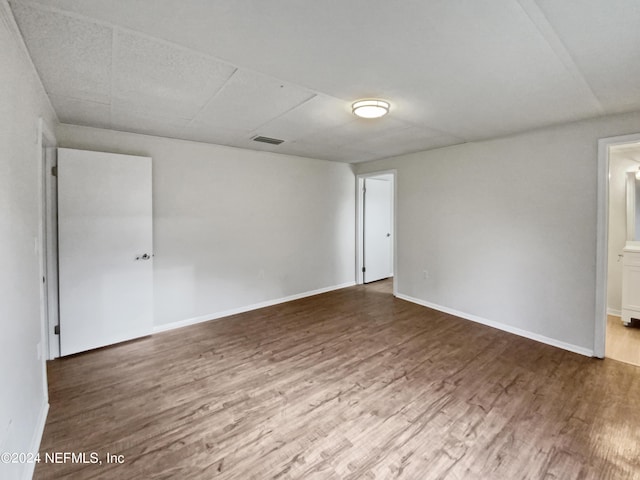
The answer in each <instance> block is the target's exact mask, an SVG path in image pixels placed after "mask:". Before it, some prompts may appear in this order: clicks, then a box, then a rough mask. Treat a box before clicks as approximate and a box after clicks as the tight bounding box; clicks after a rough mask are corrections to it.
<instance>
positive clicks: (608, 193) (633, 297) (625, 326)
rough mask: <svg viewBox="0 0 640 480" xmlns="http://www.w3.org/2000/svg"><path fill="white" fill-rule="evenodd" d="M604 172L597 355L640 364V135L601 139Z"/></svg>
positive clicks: (600, 177) (601, 177) (601, 179)
mask: <svg viewBox="0 0 640 480" xmlns="http://www.w3.org/2000/svg"><path fill="white" fill-rule="evenodd" d="M598 167H599V169H598V246H597V274H596V285H597V291H596V322H595V326H596V330H595V335H594V339H595V342H594V355H595V356H596V357H599V358H603V357H607V358H612V359H614V360H618V361H622V362H625V363H631V364H634V365H640V217H639V216H640V134H635V135H625V136H621V137H612V138H605V139H601V140H600V141H599V154H598ZM636 186H637V188H636Z"/></svg>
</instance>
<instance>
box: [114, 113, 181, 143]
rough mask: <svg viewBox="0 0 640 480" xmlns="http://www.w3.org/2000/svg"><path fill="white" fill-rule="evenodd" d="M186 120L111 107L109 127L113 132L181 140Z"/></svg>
mask: <svg viewBox="0 0 640 480" xmlns="http://www.w3.org/2000/svg"><path fill="white" fill-rule="evenodd" d="M188 122H189V120H188V119H186V118H179V117H175V116H172V117H163V116H160V115H157V114H154V113H149V112H146V111H142V110H135V109H134V108H133V107H125V108H122V107H115V106H114V107H112V112H111V126H112V128H113V129H114V130H122V131H125V132H135V133H143V134H146V135H158V136H161V137H172V138H181V136H182V134H183V131H184V127H185V126H186V125H187V123H188Z"/></svg>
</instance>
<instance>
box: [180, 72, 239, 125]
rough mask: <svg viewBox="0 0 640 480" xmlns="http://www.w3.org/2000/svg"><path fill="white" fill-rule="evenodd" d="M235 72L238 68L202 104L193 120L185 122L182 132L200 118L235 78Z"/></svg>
mask: <svg viewBox="0 0 640 480" xmlns="http://www.w3.org/2000/svg"><path fill="white" fill-rule="evenodd" d="M237 71H238V67H235V68H234V70H233V72H231V75H229V77H228V78H227V79H226V80H225V81H224V83H223V84H222V85H220V88H219V89H218V90H216V91H215V92H214V94H213V95H211V97H210V98H209V100H207V101H206V102H204V105H203V106H202V107H201V108H200V109H199V110H198V111H197V112H196V114H195V115H194V116H193V118H191V119H190V120H189V121H188V122H187V124H186V125H185V126H184V128H183V131H184V130H186V129H187V128H189V127H190V126H191V124H192V123H193V122H195V121H196V119H197V118H198V117H199V116H200V114H201V113H202V112H204V111H205V110H206V109H207V107H209V105H210V104H211V102H213V101H214V100H215V99H216V97H217V96H218V95H219V94H220V92H222V91H223V90H224V89H225V87H226V86H227V85H228V84H229V81H230V80H231V79H232V78H233V77H234V76H235V74H236V72H237Z"/></svg>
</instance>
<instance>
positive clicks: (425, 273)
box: [422, 270, 429, 280]
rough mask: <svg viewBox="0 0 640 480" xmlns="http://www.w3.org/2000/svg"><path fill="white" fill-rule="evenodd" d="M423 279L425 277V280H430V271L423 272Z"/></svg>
mask: <svg viewBox="0 0 640 480" xmlns="http://www.w3.org/2000/svg"><path fill="white" fill-rule="evenodd" d="M422 277H423V278H424V279H425V280H428V279H429V270H423V271H422Z"/></svg>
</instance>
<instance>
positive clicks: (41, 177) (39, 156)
mask: <svg viewBox="0 0 640 480" xmlns="http://www.w3.org/2000/svg"><path fill="white" fill-rule="evenodd" d="M36 131H37V134H36V147H37V148H36V162H37V166H38V168H37V171H38V203H39V206H38V210H39V212H38V213H39V219H38V242H37V245H36V247H37V249H38V260H39V267H40V268H39V277H38V283H39V284H40V343H39V345H38V354H39V356H40V359H41V361H42V378H43V391H44V395H45V399H46V400H47V401H48V399H49V388H48V381H47V360H49V359H51V358H54V357H53V356H52V353H53V352H51V349H50V345H49V328H50V326H49V317H50V316H49V302H48V295H50V292H49V291H48V290H49V289H48V282H47V283H45V282H43V278H46V277H47V256H48V255H55V252H50V251H49V248H48V243H49V242H47V221H46V219H47V205H48V203H49V200H48V199H47V189H46V182H45V176H46V175H47V174H48V172H47V155H46V154H45V152H44V149H45V148H55V146H56V144H57V141H56V137H55V135H54V133H53V132H52V131H51V130H50V129H49V127H48V125H47V124H46V123H45V122H44V120H43V119H42V117H40V118H38V123H37V126H36Z"/></svg>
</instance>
